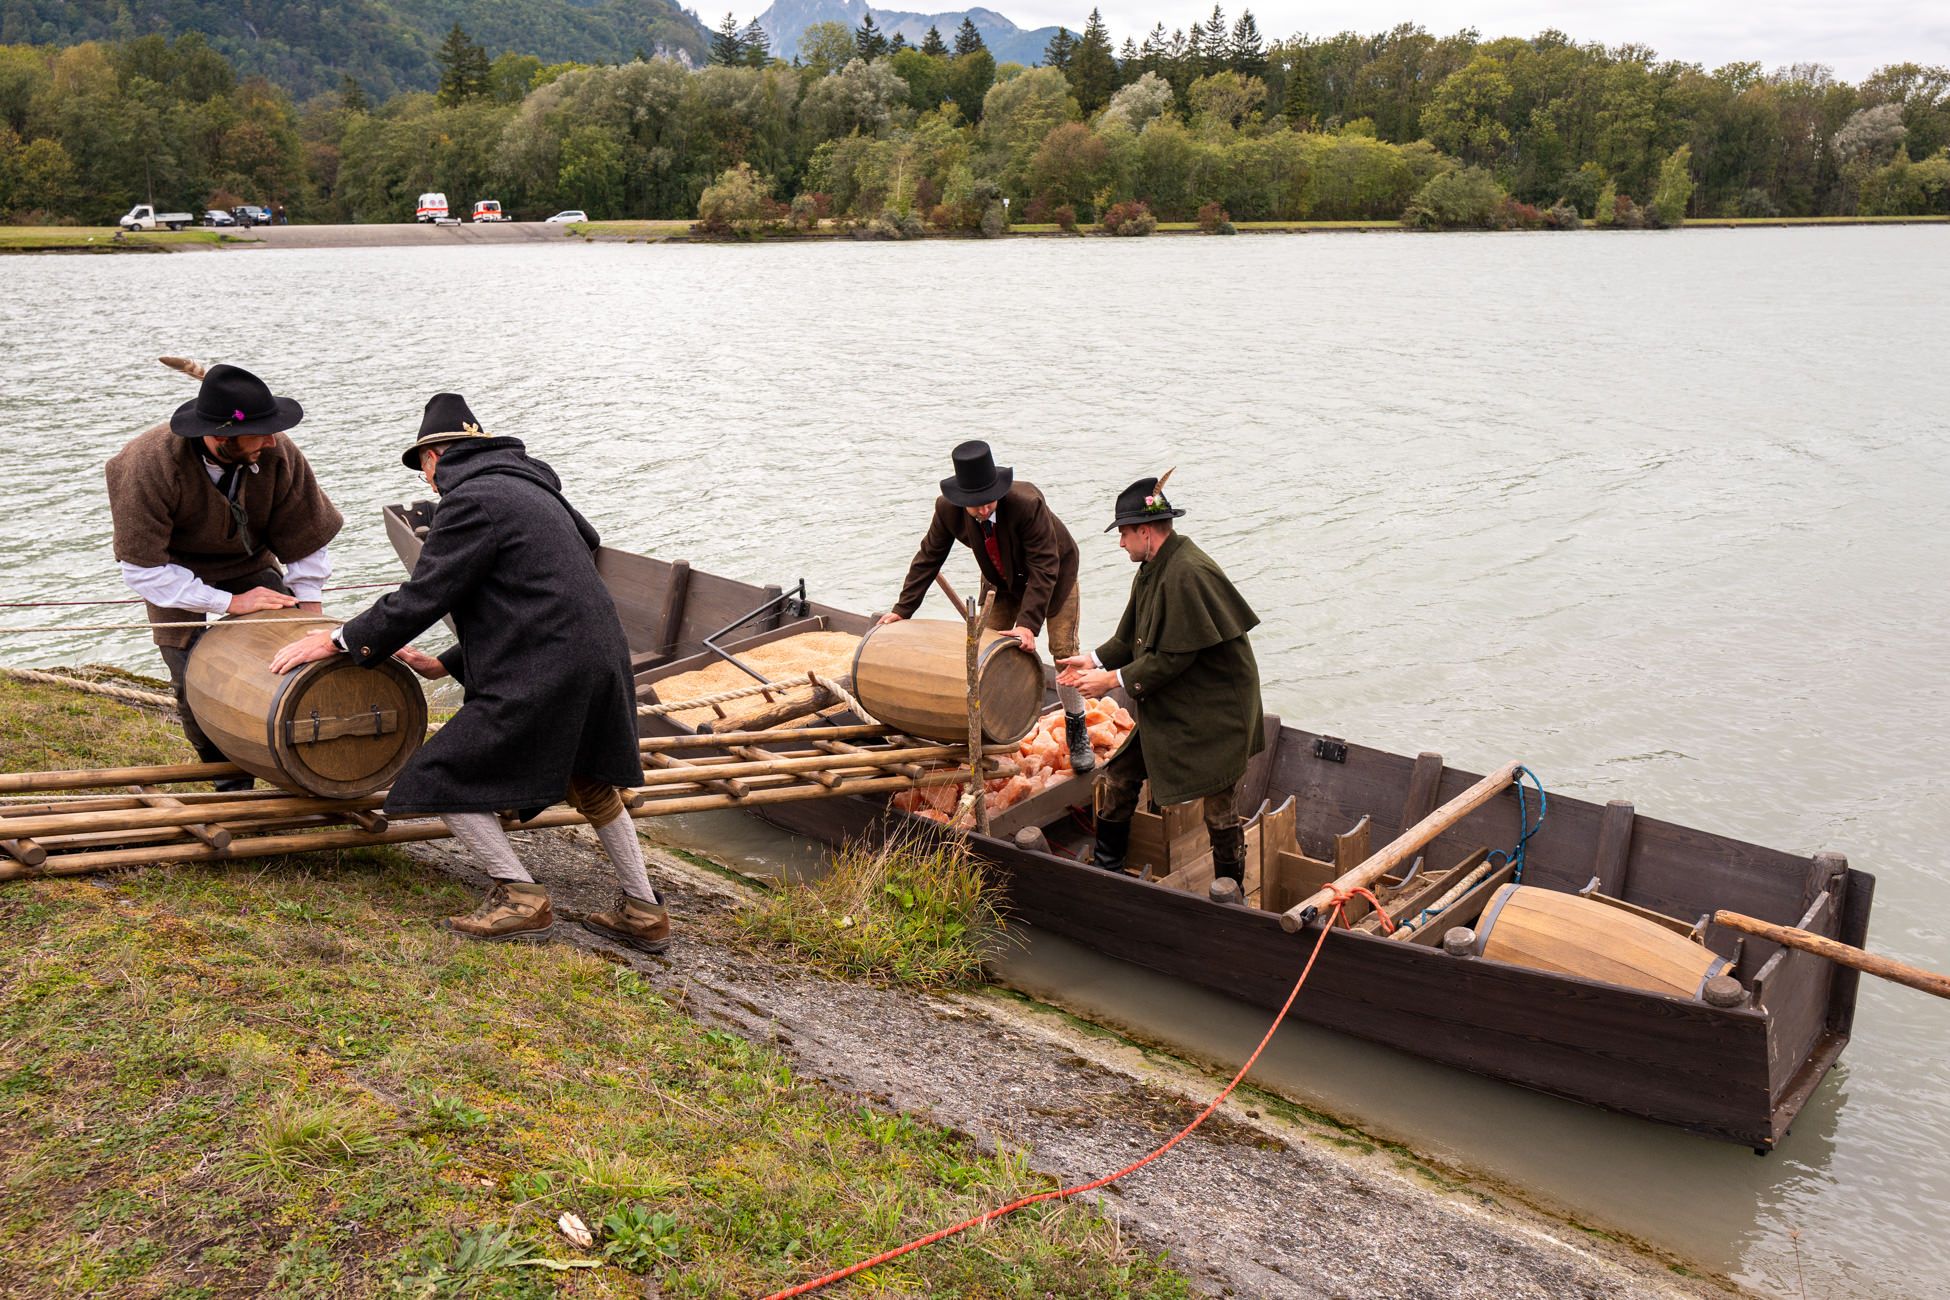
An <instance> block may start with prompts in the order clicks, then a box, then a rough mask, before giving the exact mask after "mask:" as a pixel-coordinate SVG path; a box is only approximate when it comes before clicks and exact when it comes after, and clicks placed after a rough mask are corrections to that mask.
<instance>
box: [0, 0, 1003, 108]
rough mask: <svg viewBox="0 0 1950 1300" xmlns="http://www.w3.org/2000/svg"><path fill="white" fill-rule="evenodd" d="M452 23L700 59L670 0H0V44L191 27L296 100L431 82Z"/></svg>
mask: <svg viewBox="0 0 1950 1300" xmlns="http://www.w3.org/2000/svg"><path fill="white" fill-rule="evenodd" d="M955 21H956V22H960V21H961V20H960V18H959V17H957V18H956V20H955ZM456 22H458V23H459V24H460V25H461V26H462V27H464V28H466V29H467V33H468V35H470V36H472V37H473V38H474V39H475V40H476V41H478V42H479V43H480V44H482V45H483V46H485V47H487V52H488V54H489V56H490V57H492V56H493V55H496V54H499V53H501V52H502V51H504V50H514V51H516V52H518V53H521V54H533V55H535V56H537V57H538V58H541V59H543V60H544V61H546V62H549V63H556V62H563V61H567V60H576V61H579V62H586V63H598V62H607V63H616V62H626V61H628V60H629V59H631V58H634V57H635V56H636V55H637V54H638V53H642V54H644V55H646V56H649V55H656V54H669V55H672V56H674V57H681V58H684V59H687V60H689V61H690V62H692V63H703V62H704V59H705V50H706V48H707V42H708V41H709V39H710V34H709V33H708V32H706V31H705V29H704V26H703V25H702V24H701V23H700V22H698V20H697V17H696V16H695V15H694V14H691V13H689V12H687V11H686V10H684V9H683V8H681V7H679V5H678V4H677V3H676V0H0V44H8V45H12V44H27V43H32V44H46V45H72V44H75V43H76V42H79V41H91V40H128V39H131V38H133V37H137V36H147V35H150V34H156V35H161V36H170V37H174V36H180V35H181V34H183V33H184V32H201V33H203V35H204V36H205V37H206V38H207V39H208V40H209V42H210V45H211V46H212V47H213V48H214V49H216V50H217V51H218V52H219V53H221V54H223V55H224V56H225V57H226V58H228V59H229V60H230V62H231V64H232V66H234V67H235V68H236V69H237V70H238V71H239V72H240V73H243V74H245V75H250V74H252V73H261V74H263V75H265V76H267V77H269V78H271V79H272V80H273V81H275V82H277V83H278V84H279V85H282V86H284V87H286V88H288V89H289V90H290V91H291V92H292V93H293V94H294V95H296V96H297V97H298V98H299V99H304V98H306V97H307V96H310V95H313V94H316V93H318V92H319V91H322V90H333V89H336V88H337V87H338V84H339V79H340V77H342V76H345V75H347V74H349V75H351V76H353V77H356V78H357V79H358V80H359V83H360V84H361V85H362V86H364V87H365V89H366V91H367V93H368V94H370V95H372V96H373V97H374V98H377V99H384V98H385V97H387V96H389V95H391V94H393V93H395V92H396V91H401V90H431V89H432V88H433V87H434V86H435V85H437V84H438V83H439V80H440V68H439V65H438V64H437V63H436V62H435V60H434V52H435V51H436V50H438V49H439V48H440V41H441V38H443V37H444V36H446V34H447V31H448V29H449V28H451V27H452V26H453V25H454V24H455V23H456ZM795 39H796V37H795ZM998 57H1000V56H998Z"/></svg>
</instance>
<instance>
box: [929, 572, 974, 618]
mask: <svg viewBox="0 0 1950 1300" xmlns="http://www.w3.org/2000/svg"><path fill="white" fill-rule="evenodd" d="M934 585H935V586H937V587H939V588H941V594H942V595H944V596H946V597H947V598H948V603H949V604H950V605H953V606H954V607H955V613H957V614H960V615H961V618H962V622H964V623H966V622H967V621H968V602H967V601H965V600H963V599H962V598H961V596H960V595H959V594H958V593H957V592H956V591H955V584H954V583H952V582H950V581H948V575H947V574H945V573H943V572H941V570H939V569H936V570H935V571H934Z"/></svg>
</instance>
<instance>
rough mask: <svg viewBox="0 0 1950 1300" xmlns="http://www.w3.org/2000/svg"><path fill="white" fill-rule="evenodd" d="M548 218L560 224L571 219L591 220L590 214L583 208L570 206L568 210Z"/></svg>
mask: <svg viewBox="0 0 1950 1300" xmlns="http://www.w3.org/2000/svg"><path fill="white" fill-rule="evenodd" d="M547 220H549V221H553V222H556V223H558V224H566V223H568V222H571V221H587V220H589V214H588V213H587V212H584V211H583V210H582V209H581V208H570V209H569V210H568V211H566V212H558V213H556V214H555V215H554V216H552V217H549V218H547Z"/></svg>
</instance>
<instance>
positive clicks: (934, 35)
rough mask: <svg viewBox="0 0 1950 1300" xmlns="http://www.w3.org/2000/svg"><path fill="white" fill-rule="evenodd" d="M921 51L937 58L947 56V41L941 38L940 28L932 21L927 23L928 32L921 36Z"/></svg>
mask: <svg viewBox="0 0 1950 1300" xmlns="http://www.w3.org/2000/svg"><path fill="white" fill-rule="evenodd" d="M921 53H923V54H932V55H934V57H936V58H937V59H945V58H947V57H948V42H946V41H944V40H942V39H941V29H940V28H939V27H936V26H935V25H934V24H933V23H929V24H928V34H927V35H926V36H924V37H922V38H921Z"/></svg>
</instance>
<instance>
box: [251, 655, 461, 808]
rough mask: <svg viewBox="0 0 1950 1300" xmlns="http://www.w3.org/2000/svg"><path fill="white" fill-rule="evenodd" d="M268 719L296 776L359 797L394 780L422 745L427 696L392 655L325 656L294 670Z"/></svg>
mask: <svg viewBox="0 0 1950 1300" xmlns="http://www.w3.org/2000/svg"><path fill="white" fill-rule="evenodd" d="M267 721H268V725H269V727H270V736H269V740H270V745H271V751H272V752H273V753H274V754H276V755H277V756H278V759H279V762H280V765H281V766H282V767H283V768H284V769H285V771H286V772H288V773H289V774H290V776H291V777H292V778H293V779H294V780H295V781H296V782H297V783H298V784H300V785H302V786H303V787H304V788H306V789H307V790H310V791H312V792H313V793H315V794H318V795H322V796H326V797H330V798H356V797H358V796H360V795H366V794H371V793H372V792H373V791H375V790H378V789H380V788H382V787H384V786H385V785H387V784H389V783H390V782H391V781H392V779H393V777H394V776H396V775H397V774H398V772H399V770H400V768H402V767H404V766H405V765H406V761H407V759H409V758H411V757H412V756H413V753H414V751H415V750H417V749H418V748H419V747H420V742H421V741H422V740H423V739H424V738H425V736H426V727H427V706H426V696H425V694H424V692H422V691H421V689H420V683H419V680H418V679H417V678H415V677H414V676H413V675H412V674H411V673H410V672H409V671H408V670H407V669H406V668H405V667H404V666H403V665H401V664H399V663H397V662H395V661H393V660H391V659H387V660H382V661H379V662H377V663H375V664H373V665H372V666H371V667H369V668H360V667H358V666H356V665H354V664H353V663H352V662H351V661H350V660H347V659H342V658H333V659H326V660H321V661H319V662H317V663H313V664H308V665H306V666H305V667H304V668H301V669H299V670H298V671H297V672H294V673H293V674H291V678H290V680H289V681H288V682H287V683H286V685H285V687H284V689H283V690H281V691H280V692H279V695H278V700H277V704H276V707H274V708H273V709H272V710H271V713H270V717H269V719H268V720H267Z"/></svg>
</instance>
